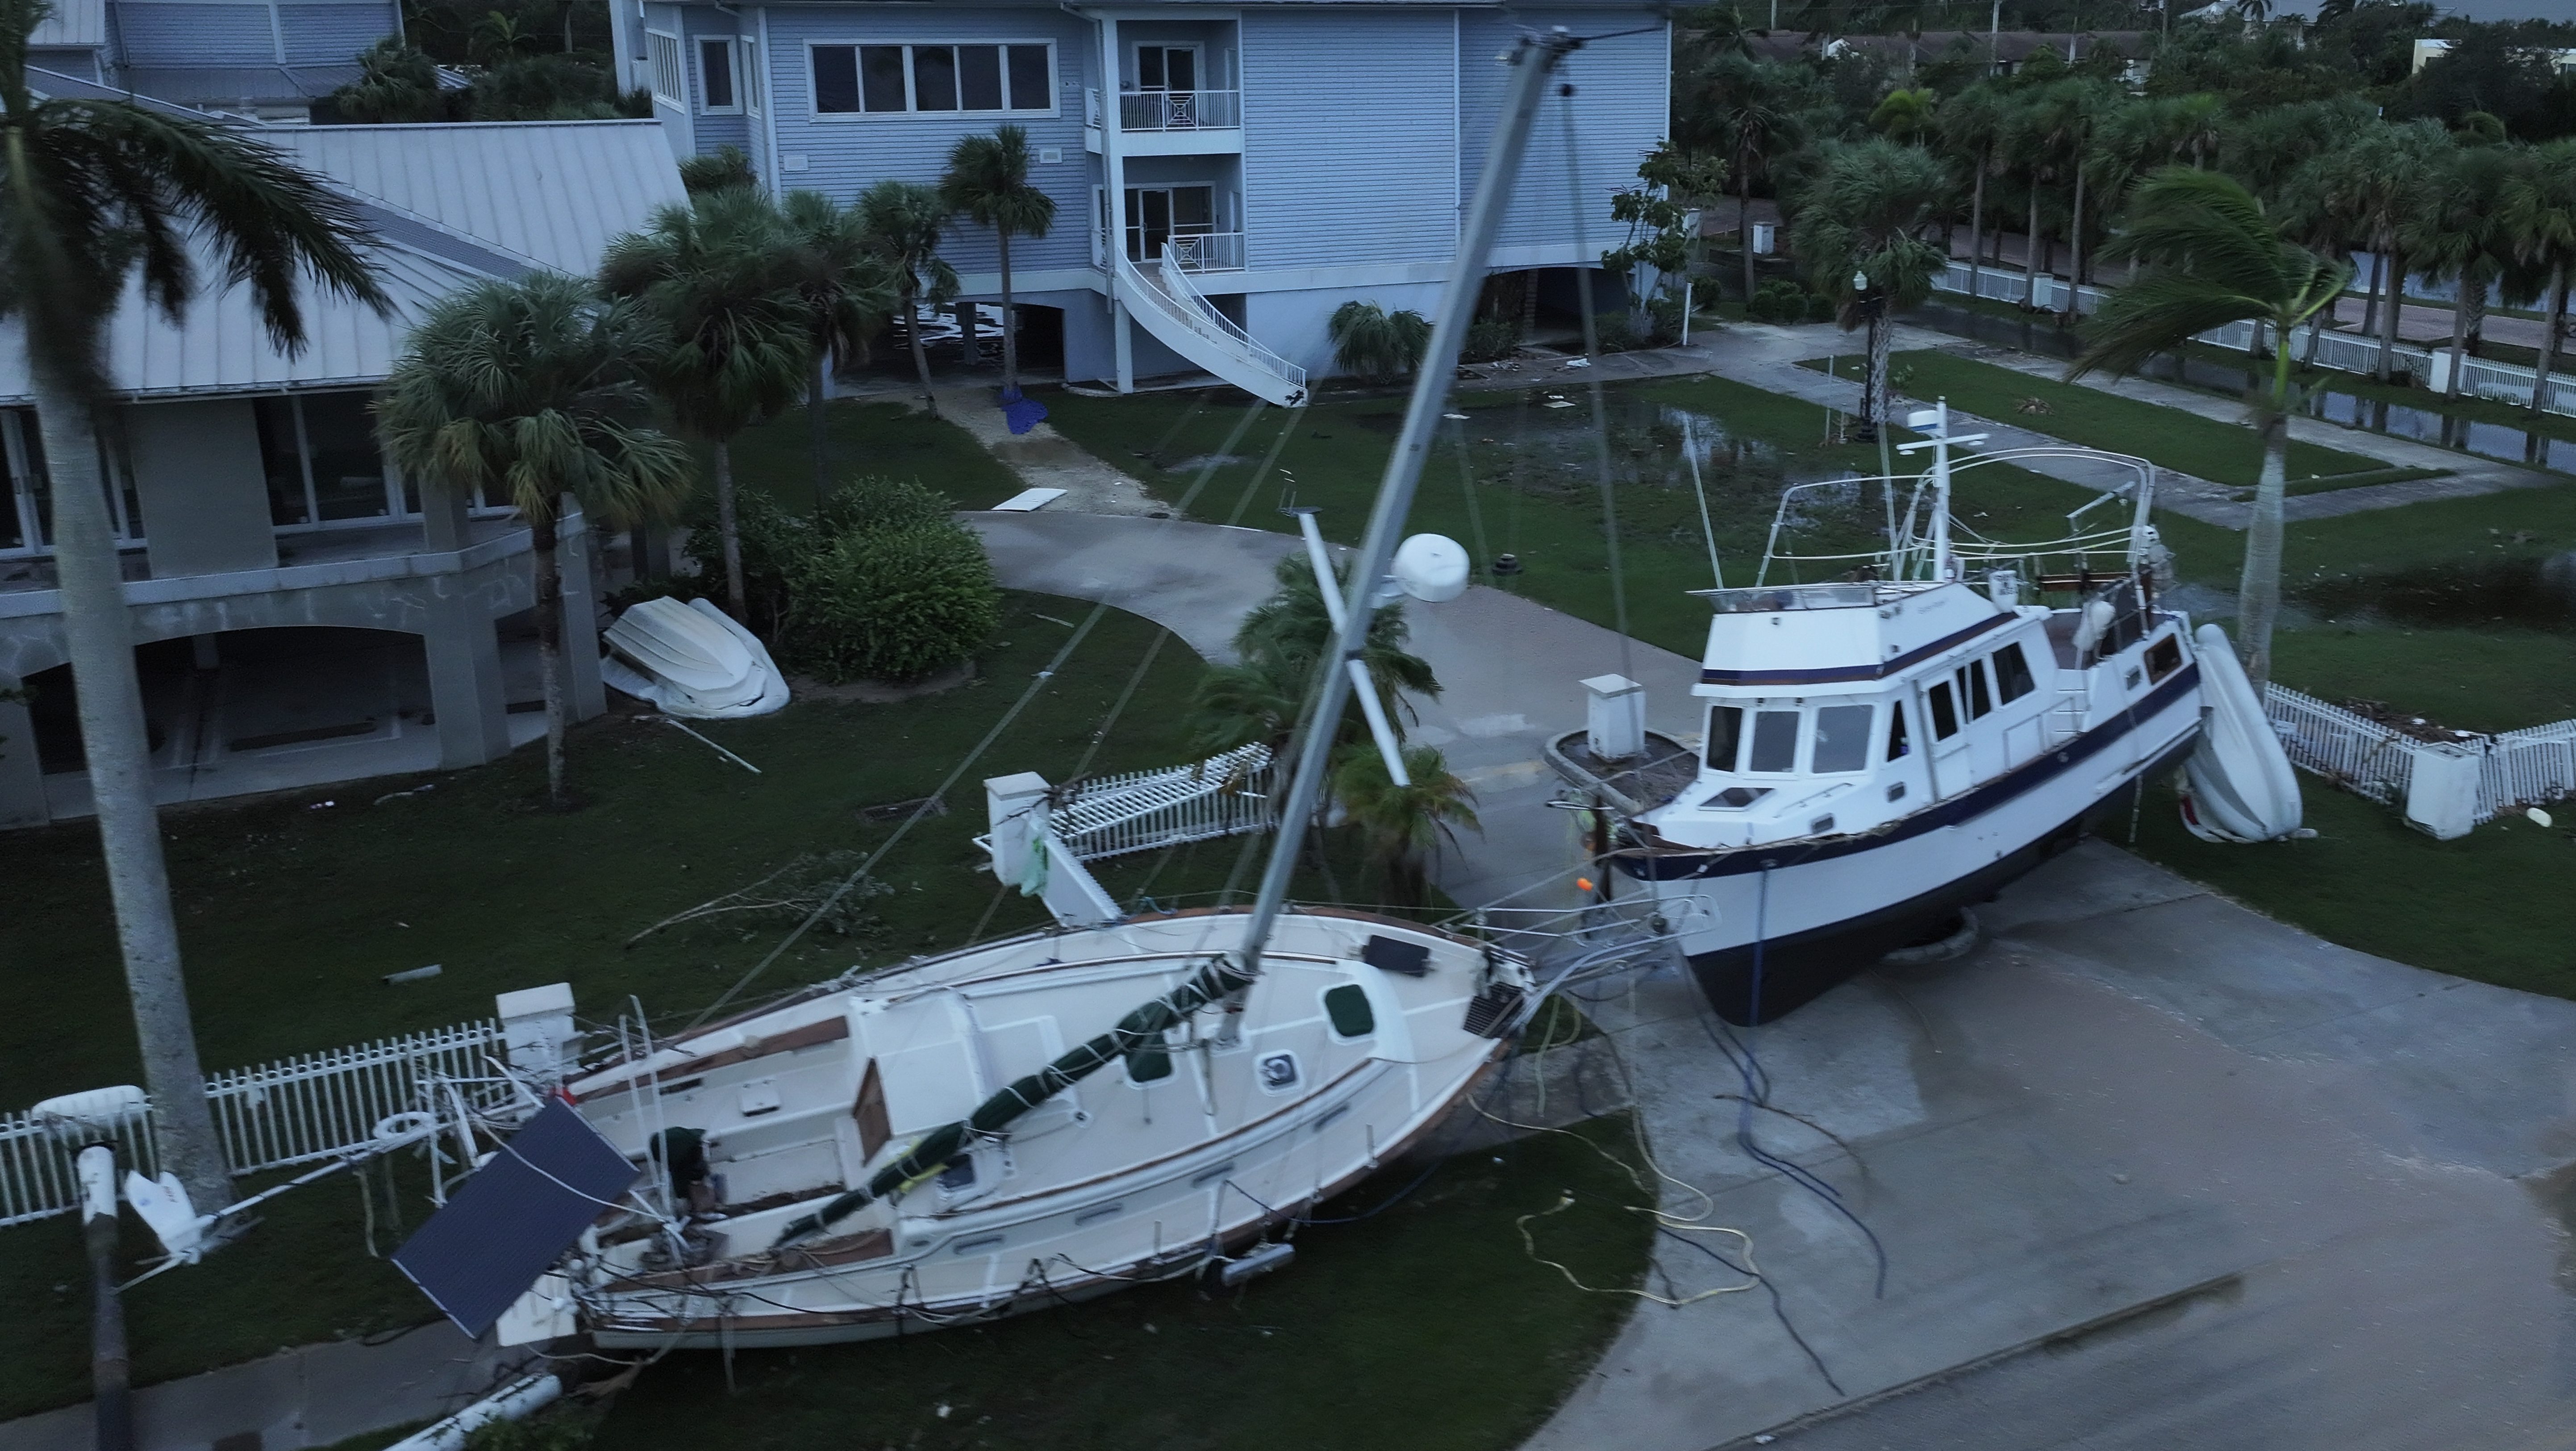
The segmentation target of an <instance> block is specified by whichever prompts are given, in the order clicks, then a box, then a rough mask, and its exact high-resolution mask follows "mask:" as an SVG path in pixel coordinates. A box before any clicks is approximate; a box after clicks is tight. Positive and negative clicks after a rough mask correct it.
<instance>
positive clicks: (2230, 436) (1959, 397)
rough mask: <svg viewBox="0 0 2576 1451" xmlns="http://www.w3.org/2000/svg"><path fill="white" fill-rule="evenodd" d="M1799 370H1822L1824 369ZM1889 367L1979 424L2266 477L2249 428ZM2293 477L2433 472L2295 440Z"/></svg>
mask: <svg viewBox="0 0 2576 1451" xmlns="http://www.w3.org/2000/svg"><path fill="white" fill-rule="evenodd" d="M1826 362H1827V363H1830V364H1831V365H1832V368H1833V372H1834V375H1835V376H1837V377H1846V378H1857V377H1858V376H1859V372H1858V370H1859V368H1860V366H1861V362H1860V360H1859V359H1857V358H1838V359H1829V360H1826ZM1804 366H1807V367H1811V368H1816V369H1818V370H1819V371H1822V370H1824V368H1825V367H1826V363H1815V362H1810V363H1807V364H1805V365H1804ZM1891 366H1892V369H1893V376H1894V378H1895V380H1896V387H1897V388H1898V389H1899V390H1900V391H1902V392H1904V393H1906V394H1908V395H1910V396H1912V397H1916V398H1934V397H1946V398H1947V399H1949V401H1950V403H1951V404H1952V405H1953V406H1955V407H1958V408H1961V409H1964V410H1966V411H1967V412H1970V413H1973V414H1976V415H1977V416H1979V417H1981V418H1988V419H1992V420H1994V421H1996V422H1999V423H2011V424H2017V425H2019V426H2021V427H2024V428H2029V429H2032V430H2035V431H2037V432H2040V433H2045V434H2048V435H2050V436H2051V437H2054V438H2062V439H2064V440H2066V441H2067V442H2069V443H2073V444H2078V445H2081V446H2082V447H2085V448H2098V449H2103V450H2106V451H2108V452H2112V453H2125V454H2135V455H2136V456H2138V457H2140V458H2144V459H2148V460H2151V461H2153V462H2154V463H2155V464H2156V465H2157V466H2158V467H2160V468H2169V469H2176V470H2179V471H2181V472H2183V473H2186V474H2192V475H2195V476H2197V477H2199V478H2204V479H2208V480H2210V481H2211V482H2212V483H2220V484H2227V485H2231V486H2233V487H2237V488H2249V489H2250V488H2252V487H2253V486H2254V485H2255V483H2256V482H2257V479H2258V477H2259V475H2260V473H2261V471H2262V463H2263V459H2262V450H2261V447H2260V445H2259V444H2258V443H2257V442H2256V440H2255V437H2254V434H2253V431H2252V430H2251V429H2248V428H2245V427H2243V426H2240V425H2237V424H2233V423H2222V422H2220V421H2218V420H2217V419H2213V418H2203V417H2201V416H2200V415H2198V414H2195V413H2186V412H2184V411H2183V410H2181V409H2178V408H2167V407H2164V406H2163V405H2161V404H2155V403H2141V402H2139V401H2137V400H2136V399H2132V398H2123V397H2120V396H2119V395H2117V394H2115V393H2106V392H2103V391H2102V390H2100V389H2098V388H2088V387H2085V386H2084V385H2082V384H2080V383H2061V382H2058V381H2057V380H2055V379H2053V378H2039V377H2034V376H2032V375H2031V374H2028V373H2023V372H2019V371H2016V370H2014V369H2011V368H1999V367H1996V366H1995V365H1993V364H1991V363H1980V362H1976V361H1974V360H1973V359H1968V358H1962V357H1957V356H1955V355H1953V354H1950V353H1945V352H1941V351H1938V350H1936V349H1928V348H1927V349H1921V350H1917V351H1911V352H1903V353H1898V354H1896V356H1895V358H1894V360H1893V362H1892V364H1891ZM2032 400H2036V401H2037V402H2039V403H2042V404H2044V405H2046V407H2047V412H2045V413H2041V414H2025V413H2023V412H2022V408H2023V405H2024V404H2025V403H2027V402H2029V401H2032ZM2289 470H2290V492H2291V493H2293V494H2304V493H2314V492H2317V491H2319V490H2321V489H2342V488H2353V487H2357V486H2359V485H2363V484H2385V483H2394V482H2397V481H2398V480H2401V479H2417V478H2429V477H2433V476H2434V475H2435V474H2436V472H2437V471H2435V470H2431V469H2407V468H2391V467H2389V466H2388V465H2386V464H2384V463H2382V462H2380V461H2379V460H2378V459H2375V458H2367V457H2364V456H2363V455H2360V454H2352V453H2343V452H2340V451H2338V450H2335V449H2329V448H2319V447H2317V446H2316V445H2314V444H2308V443H2298V442H2293V443H2292V444H2291V445H2290V456H2289Z"/></svg>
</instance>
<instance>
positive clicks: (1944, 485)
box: [1896, 398, 1986, 579]
mask: <svg viewBox="0 0 2576 1451" xmlns="http://www.w3.org/2000/svg"><path fill="white" fill-rule="evenodd" d="M1905 426H1906V427H1908V428H1912V429H1928V430H1930V431H1931V437H1929V438H1925V439H1921V440H1918V441H1916V442H1914V443H1900V444H1898V445H1897V446H1896V451H1897V452H1898V453H1919V452H1921V451H1922V450H1924V449H1927V448H1928V449H1930V450H1932V577H1933V578H1934V579H1956V578H1958V573H1959V570H1958V561H1957V560H1955V559H1953V558H1951V556H1950V445H1952V444H1954V443H1983V442H1985V441H1986V436H1985V435H1984V434H1982V433H1971V434H1968V435H1967V436H1965V437H1963V438H1952V437H1951V436H1950V400H1949V399H1947V398H1943V399H1941V400H1940V401H1938V402H1936V403H1934V404H1933V405H1932V406H1931V407H1929V408H1917V409H1915V410H1914V411H1913V412H1912V413H1909V414H1907V415H1905Z"/></svg>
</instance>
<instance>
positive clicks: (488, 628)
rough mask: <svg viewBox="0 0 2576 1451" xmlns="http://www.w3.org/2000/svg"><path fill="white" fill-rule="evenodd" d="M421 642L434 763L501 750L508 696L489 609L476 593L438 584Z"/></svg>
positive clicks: (453, 763) (506, 743) (455, 764)
mask: <svg viewBox="0 0 2576 1451" xmlns="http://www.w3.org/2000/svg"><path fill="white" fill-rule="evenodd" d="M421 644H422V646H423V647H424V648H425V649H426V651H427V653H428V655H429V705H430V709H431V710H433V711H436V712H437V713H438V764H439V765H440V766H442V767H445V768H446V769H448V770H451V771H452V770H457V769H460V768H462V767H466V766H480V765H482V764H483V763H484V762H486V761H493V760H498V759H500V758H501V757H502V756H504V755H507V754H508V753H509V750H510V717H509V706H510V699H509V695H508V693H507V692H506V691H504V690H503V689H502V683H501V641H500V637H499V636H497V635H495V634H494V633H493V632H492V612H491V610H490V609H489V608H488V607H486V606H485V604H484V602H483V601H482V599H481V598H480V597H478V596H476V595H473V594H470V593H449V592H447V591H446V590H441V591H440V592H439V593H438V594H437V595H436V596H435V597H433V598H432V599H431V600H430V602H429V628H428V629H426V630H424V631H422V632H421Z"/></svg>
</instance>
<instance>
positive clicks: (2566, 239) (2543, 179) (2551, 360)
mask: <svg viewBox="0 0 2576 1451" xmlns="http://www.w3.org/2000/svg"><path fill="white" fill-rule="evenodd" d="M2497 202H2498V206H2497V221H2498V223H2499V224H2500V225H2501V226H2502V227H2503V229H2504V235H2505V236H2506V238H2507V239H2509V245H2510V246H2511V247H2512V248H2513V250H2514V252H2515V253H2516V255H2518V256H2519V257H2520V258H2521V259H2522V260H2523V262H2524V263H2525V264H2526V265H2528V266H2531V267H2533V268H2535V269H2540V268H2545V269H2547V271H2548V273H2549V290H2548V294H2547V298H2546V300H2545V301H2544V302H2543V303H2542V305H2541V309H2540V356H2539V358H2538V359H2536V360H2535V364H2534V372H2533V376H2532V380H2531V411H2533V412H2534V413H2537V412H2539V411H2541V409H2542V408H2543V407H2544V406H2545V405H2547V403H2548V402H2549V391H2550V381H2549V374H2550V370H2551V369H2552V368H2553V367H2555V366H2556V364H2557V361H2558V334H2559V333H2560V332H2561V331H2562V330H2564V329H2565V327H2566V326H2567V269H2568V267H2569V265H2570V264H2571V263H2576V138H2562V139H2560V140H2557V141H2552V142H2550V143H2549V144H2548V145H2546V146H2540V147H2535V148H2534V149H2533V150H2532V151H2531V153H2530V154H2529V157H2528V159H2527V160H2525V161H2524V162H2523V164H2522V165H2521V166H2519V167H2516V168H2515V170H2514V172H2513V174H2512V175H2511V176H2510V177H2508V178H2507V179H2506V181H2505V184H2504V189H2503V191H2502V193H2501V194H2500V195H2499V196H2498V198H2497Z"/></svg>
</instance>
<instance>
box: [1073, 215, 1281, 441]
mask: <svg viewBox="0 0 2576 1451" xmlns="http://www.w3.org/2000/svg"><path fill="white" fill-rule="evenodd" d="M1116 255H1117V264H1118V271H1117V274H1116V275H1117V286H1118V300H1119V301H1120V302H1123V303H1125V304H1126V305H1127V311H1128V312H1129V313H1130V314H1131V315H1133V316H1134V317H1135V319H1136V320H1137V321H1138V322H1140V323H1143V324H1144V326H1145V331H1147V332H1149V333H1152V334H1153V335H1154V336H1155V337H1156V338H1157V339H1159V340H1160V341H1161V342H1162V344H1163V346H1165V347H1167V348H1170V349H1171V350H1172V351H1173V352H1176V353H1178V354H1180V355H1181V356H1182V357H1184V358H1187V359H1189V360H1190V361H1191V362H1193V363H1195V364H1197V365H1198V366H1199V367H1201V368H1204V369H1206V370H1207V371H1209V372H1211V373H1214V374H1215V375H1216V376H1218V377H1220V378H1223V379H1224V380H1226V381H1227V382H1229V383H1232V384H1233V385H1234V386H1236V387H1238V388H1241V389H1242V390H1243V391H1245V392H1247V393H1250V394H1252V395H1253V396H1254V397H1257V398H1261V399H1264V400H1266V401H1268V402H1271V403H1276V404H1278V405H1279V406H1280V407H1282V408H1294V407H1297V406H1298V405H1300V404H1302V403H1304V402H1305V401H1306V370H1305V369H1303V368H1301V367H1298V366H1297V365H1296V364H1295V363H1292V362H1290V361H1288V360H1287V359H1286V358H1283V357H1281V356H1279V355H1278V354H1277V353H1274V352H1272V351H1270V350H1269V349H1268V348H1265V347H1263V346H1262V345H1261V344H1259V343H1257V342H1254V341H1253V340H1252V337H1251V335H1250V334H1248V333H1246V332H1245V331H1244V330H1243V329H1241V328H1239V327H1236V326H1235V325H1234V323H1233V321H1232V320H1231V319H1229V318H1227V317H1226V315H1225V314H1224V313H1221V312H1219V311H1217V310H1216V306H1215V304H1213V303H1211V302H1209V301H1208V300H1207V297H1206V295H1205V294H1203V293H1201V292H1200V291H1199V290H1198V287H1197V286H1196V285H1195V284H1193V283H1192V282H1191V281H1190V275H1189V274H1188V273H1187V272H1184V271H1182V270H1181V268H1180V267H1179V266H1178V265H1177V264H1176V263H1175V262H1174V261H1173V259H1172V254H1171V252H1170V251H1169V250H1168V249H1166V250H1165V251H1164V253H1163V256H1162V258H1161V260H1160V261H1159V262H1158V263H1157V264H1156V265H1155V266H1154V268H1153V270H1151V271H1147V270H1146V269H1144V268H1142V267H1139V266H1137V265H1136V264H1135V263H1133V262H1131V261H1129V260H1128V259H1127V257H1126V254H1125V253H1123V252H1121V253H1118V254H1116Z"/></svg>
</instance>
